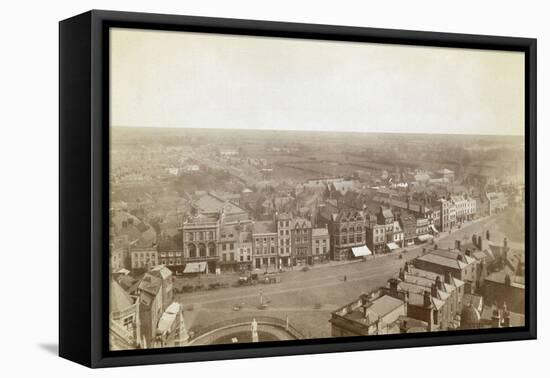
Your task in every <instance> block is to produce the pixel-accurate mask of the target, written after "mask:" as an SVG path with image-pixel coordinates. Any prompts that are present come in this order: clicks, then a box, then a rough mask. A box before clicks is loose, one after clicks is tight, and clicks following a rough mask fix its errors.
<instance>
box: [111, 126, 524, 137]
mask: <svg viewBox="0 0 550 378" xmlns="http://www.w3.org/2000/svg"><path fill="white" fill-rule="evenodd" d="M109 127H110V128H127V129H130V128H137V129H159V130H162V129H169V130H229V131H230V130H234V131H292V132H304V133H307V132H319V133H327V134H328V133H348V134H415V135H457V136H497V137H499V136H500V137H523V138H525V133H524V134H468V133H460V132H449V133H433V132H421V131H410V132H403V131H357V130H302V129H250V128H229V127H177V126H135V125H134V126H129V125H109Z"/></svg>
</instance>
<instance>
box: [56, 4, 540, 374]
mask: <svg viewBox="0 0 550 378" xmlns="http://www.w3.org/2000/svg"><path fill="white" fill-rule="evenodd" d="M115 26H116V27H125V28H141V29H150V30H154V29H156V30H174V31H194V32H206V33H218V34H237V35H254V36H276V37H285V38H305V39H321V40H336V41H356V42H374V43H386V44H400V45H422V46H440V47H453V48H471V49H488V50H505V51H522V52H524V53H525V68H526V69H525V143H526V146H525V147H526V148H525V174H526V186H527V189H526V193H525V206H526V213H527V214H526V215H527V216H526V224H525V227H526V238H525V248H526V251H528V253H526V257H525V259H526V261H525V266H526V276H525V280H526V298H525V305H526V313H525V320H526V325H525V326H524V327H519V328H511V329H485V330H475V331H449V332H437V333H425V334H404V335H386V336H368V337H353V338H330V339H313V340H299V341H281V342H266V343H262V344H261V345H260V346H258V344H256V345H254V346H251V345H250V344H248V345H247V344H235V345H215V346H203V347H185V348H165V349H148V350H128V351H117V352H111V351H109V350H108V311H107V308H108V303H109V302H108V282H109V269H108V253H107V251H108V234H109V228H108V199H109V182H108V170H109V133H108V129H109V91H108V83H109V69H108V67H109V66H108V64H109V54H108V51H109V50H108V47H109V46H108V38H107V36H108V29H109V28H110V27H115ZM536 49H537V48H536V39H531V38H515V37H497V36H485V35H468V34H450V33H435V32H420V31H405V30H386V29H376V28H359V27H348V26H329V25H312V24H298V23H284V22H268V21H251V20H238V19H224V18H209V17H189V16H176V15H163V14H145V13H129V12H114V11H102V10H92V11H89V12H86V13H84V14H81V15H78V16H75V17H72V18H69V19H67V20H64V21H61V22H60V24H59V90H60V91H59V93H60V94H59V172H60V174H59V186H60V191H59V203H60V205H59V212H60V223H59V354H60V356H61V357H64V358H67V359H69V360H72V361H75V362H77V363H80V364H83V365H86V366H89V367H94V368H95V367H110V366H120V365H139V364H158V363H172V362H188V361H205V360H220V359H235V358H251V357H267V356H281V355H296V354H311V353H329V352H345V351H357V350H371V349H387V348H407V347H420V346H436V345H449V344H467V343H480V342H497V341H512V340H527V339H535V338H536V334H537V332H536V330H537V324H536V323H537V311H536V309H537V307H536V293H537V290H536V240H537V239H536V187H537V185H536V92H537V90H536V89H537V88H536V86H537V81H536V64H537V55H536Z"/></svg>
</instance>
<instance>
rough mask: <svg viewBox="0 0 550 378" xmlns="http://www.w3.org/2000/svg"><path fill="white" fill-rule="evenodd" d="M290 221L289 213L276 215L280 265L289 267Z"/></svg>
mask: <svg viewBox="0 0 550 378" xmlns="http://www.w3.org/2000/svg"><path fill="white" fill-rule="evenodd" d="M291 221H292V217H291V216H290V215H289V214H286V213H282V214H278V215H277V234H278V238H277V244H278V252H279V264H280V266H281V267H289V266H290V265H291V257H290V256H291V248H292V247H291V241H292V236H291V234H290V233H291Z"/></svg>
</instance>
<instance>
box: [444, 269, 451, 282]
mask: <svg viewBox="0 0 550 378" xmlns="http://www.w3.org/2000/svg"><path fill="white" fill-rule="evenodd" d="M445 283H446V284H449V285H450V284H451V272H445Z"/></svg>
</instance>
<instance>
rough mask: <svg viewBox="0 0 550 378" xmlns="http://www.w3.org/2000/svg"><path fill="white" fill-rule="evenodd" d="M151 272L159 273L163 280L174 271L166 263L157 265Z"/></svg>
mask: <svg viewBox="0 0 550 378" xmlns="http://www.w3.org/2000/svg"><path fill="white" fill-rule="evenodd" d="M149 273H150V274H153V275H157V276H158V277H160V278H162V279H163V280H165V279H167V278H170V277H171V276H172V271H171V270H170V269H168V268H167V267H166V265H157V266H155V267H153V268H152V269H151V271H150V272H149Z"/></svg>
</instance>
